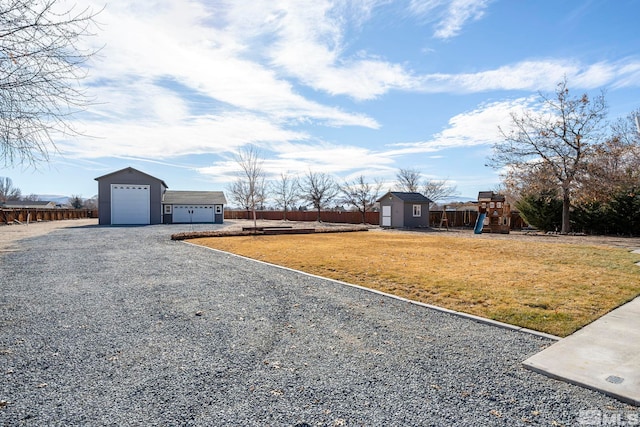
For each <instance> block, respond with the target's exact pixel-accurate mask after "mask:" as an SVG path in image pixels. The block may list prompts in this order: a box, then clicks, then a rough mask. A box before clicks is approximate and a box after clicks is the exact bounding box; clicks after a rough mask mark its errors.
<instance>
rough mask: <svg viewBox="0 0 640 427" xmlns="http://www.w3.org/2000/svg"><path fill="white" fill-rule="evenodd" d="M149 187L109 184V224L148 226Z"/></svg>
mask: <svg viewBox="0 0 640 427" xmlns="http://www.w3.org/2000/svg"><path fill="white" fill-rule="evenodd" d="M150 194H151V189H150V186H149V185H130V184H129V185H127V184H111V224H150V222H151V221H150V216H149V210H150Z"/></svg>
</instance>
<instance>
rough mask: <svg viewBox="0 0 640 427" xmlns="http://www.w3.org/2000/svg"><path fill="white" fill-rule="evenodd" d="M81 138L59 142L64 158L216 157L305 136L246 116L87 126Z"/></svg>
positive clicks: (233, 115) (226, 114)
mask: <svg viewBox="0 0 640 427" xmlns="http://www.w3.org/2000/svg"><path fill="white" fill-rule="evenodd" d="M84 131H85V133H86V134H88V135H92V136H98V137H95V138H90V137H82V138H76V139H73V140H68V141H61V142H60V143H59V144H58V148H59V150H60V151H61V152H62V154H63V155H65V156H68V157H82V158H99V157H120V156H133V157H141V158H153V159H167V158H170V157H174V156H184V155H189V154H221V153H225V152H232V151H234V150H236V149H237V148H238V147H242V146H243V145H246V144H258V145H260V144H265V143H269V142H276V141H277V142H281V141H284V142H286V141H293V140H296V141H300V140H305V139H307V138H308V135H306V134H305V133H303V132H296V131H291V130H287V129H285V128H282V127H279V126H277V125H275V124H274V123H273V122H272V121H270V120H267V119H265V118H263V117H259V116H256V115H252V114H247V113H225V114H223V115H219V116H198V117H192V118H190V119H188V120H183V121H181V122H179V123H167V122H163V121H160V120H158V121H153V122H150V121H147V122H144V123H140V124H137V123H135V122H133V121H132V122H122V123H119V124H117V125H115V126H114V123H113V122H109V123H106V122H97V121H96V122H92V123H90V124H87V125H86V128H85V129H84Z"/></svg>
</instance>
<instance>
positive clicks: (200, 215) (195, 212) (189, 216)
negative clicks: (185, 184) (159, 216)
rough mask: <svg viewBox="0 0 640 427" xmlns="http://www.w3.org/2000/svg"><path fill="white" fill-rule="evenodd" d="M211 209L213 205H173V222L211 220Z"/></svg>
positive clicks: (212, 218)
mask: <svg viewBox="0 0 640 427" xmlns="http://www.w3.org/2000/svg"><path fill="white" fill-rule="evenodd" d="M213 211H214V209H213V205H195V206H193V205H175V206H173V222H174V223H191V222H194V223H195V222H213V220H214V215H213Z"/></svg>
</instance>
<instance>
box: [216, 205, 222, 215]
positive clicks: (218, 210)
mask: <svg viewBox="0 0 640 427" xmlns="http://www.w3.org/2000/svg"><path fill="white" fill-rule="evenodd" d="M216 213H217V214H221V213H222V205H216Z"/></svg>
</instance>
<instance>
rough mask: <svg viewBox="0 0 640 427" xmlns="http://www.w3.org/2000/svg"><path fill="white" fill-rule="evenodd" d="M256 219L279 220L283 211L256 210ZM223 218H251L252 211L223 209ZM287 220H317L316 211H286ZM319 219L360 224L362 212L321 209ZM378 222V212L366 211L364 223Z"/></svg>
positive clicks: (282, 215) (282, 217)
mask: <svg viewBox="0 0 640 427" xmlns="http://www.w3.org/2000/svg"><path fill="white" fill-rule="evenodd" d="M256 218H257V219H265V220H274V221H281V220H283V219H284V212H283V211H256ZM224 219H253V213H252V212H251V211H246V210H228V209H225V211H224ZM286 219H287V221H310V222H313V221H317V220H318V212H317V211H287V218H286ZM320 220H321V221H322V222H335V223H345V224H362V214H361V213H360V212H340V211H321V212H320ZM379 222H380V213H378V212H367V215H366V223H367V224H373V225H378V224H379Z"/></svg>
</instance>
